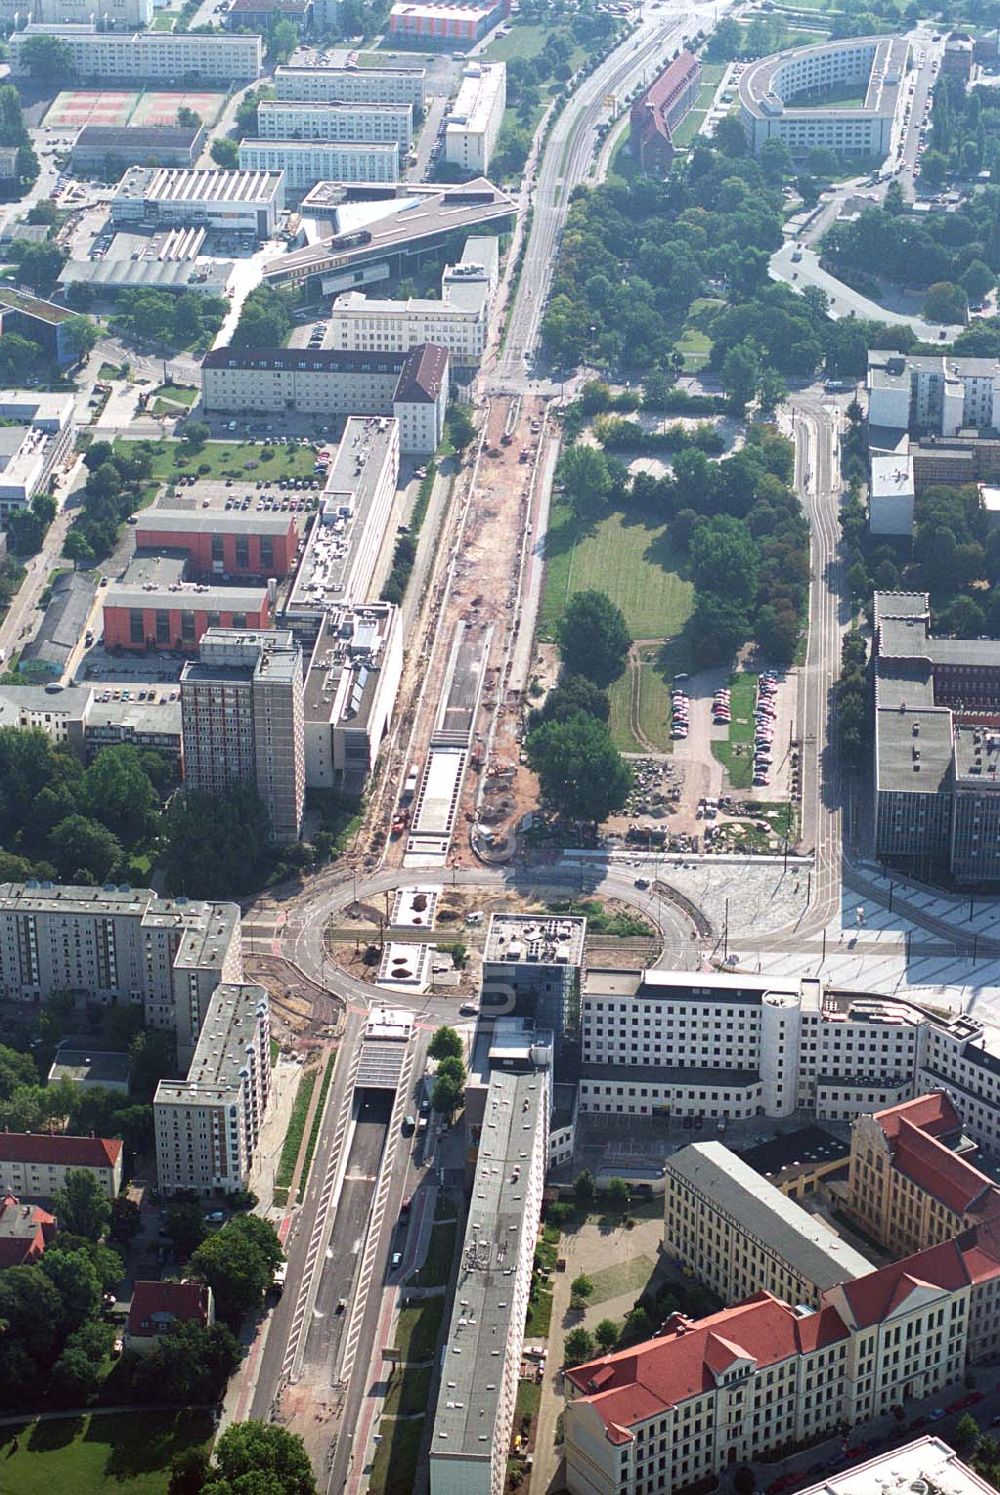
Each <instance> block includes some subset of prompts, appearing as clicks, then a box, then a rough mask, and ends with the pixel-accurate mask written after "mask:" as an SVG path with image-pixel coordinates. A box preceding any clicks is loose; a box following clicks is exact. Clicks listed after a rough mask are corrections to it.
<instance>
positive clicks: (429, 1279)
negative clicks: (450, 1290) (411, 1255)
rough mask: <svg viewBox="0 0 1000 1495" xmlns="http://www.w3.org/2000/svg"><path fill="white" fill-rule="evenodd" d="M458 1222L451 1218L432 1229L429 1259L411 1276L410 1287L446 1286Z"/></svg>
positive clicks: (428, 1252)
mask: <svg viewBox="0 0 1000 1495" xmlns="http://www.w3.org/2000/svg"><path fill="white" fill-rule="evenodd" d="M457 1230H458V1222H457V1221H456V1220H449V1221H446V1222H445V1223H443V1224H441V1225H435V1226H434V1228H433V1230H432V1231H431V1239H430V1245H429V1246H428V1248H427V1260H426V1261H425V1262H424V1264H423V1266H422V1267H418V1268H417V1270H416V1271H415V1272H414V1273H413V1275H412V1277H410V1278H409V1283H408V1285H409V1286H410V1287H446V1286H447V1284H448V1278H449V1277H450V1276H451V1263H452V1258H453V1257H454V1255H455V1233H456V1231H457Z"/></svg>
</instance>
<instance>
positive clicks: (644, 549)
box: [540, 504, 694, 639]
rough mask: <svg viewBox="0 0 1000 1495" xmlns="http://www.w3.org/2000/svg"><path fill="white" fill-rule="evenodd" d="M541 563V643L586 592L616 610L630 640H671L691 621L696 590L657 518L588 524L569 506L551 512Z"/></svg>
mask: <svg viewBox="0 0 1000 1495" xmlns="http://www.w3.org/2000/svg"><path fill="white" fill-rule="evenodd" d="M545 555H546V565H545V593H544V596H543V598H542V611H541V620H540V632H541V635H542V637H543V638H552V637H553V636H554V630H555V626H556V624H557V623H558V621H559V619H560V617H561V616H562V613H563V610H564V608H565V606H566V603H567V602H568V601H569V599H570V597H571V596H572V595H573V593H574V592H582V591H586V590H587V589H588V588H590V587H594V588H596V589H597V590H598V591H602V592H606V593H607V594H608V596H609V597H610V598H611V600H612V602H614V603H616V604H617V606H618V607H620V608H621V610H622V612H623V614H624V616H625V621H626V623H627V624H628V628H629V632H630V633H631V634H632V637H633V638H637V639H666V638H671V637H673V635H675V634H677V633H680V631H681V629H682V628H683V627H684V624H685V623H686V622H687V620H688V618H689V617H690V615H691V610H692V608H693V606H694V586H693V584H692V582H690V581H689V580H688V579H687V576H686V575H685V572H686V569H687V567H686V561H685V560H684V559H683V558H682V557H680V556H678V555H677V553H676V552H675V550H674V548H673V546H672V545H671V543H670V538H669V535H668V533H667V526H666V525H665V524H664V523H662V521H661V520H660V519H659V518H658V516H653V515H648V514H647V515H643V514H624V513H620V512H614V513H611V514H608V515H607V516H606V517H605V518H604V519H601V520H599V521H598V522H597V523H586V522H584V521H581V520H578V519H576V518H575V517H574V515H573V514H572V512H571V511H570V509H569V506H568V505H566V504H556V505H555V506H554V507H553V510H552V518H551V522H550V525H549V532H548V534H547V536H546V540H545Z"/></svg>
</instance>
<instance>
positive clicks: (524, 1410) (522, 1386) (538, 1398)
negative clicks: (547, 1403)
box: [514, 1381, 542, 1422]
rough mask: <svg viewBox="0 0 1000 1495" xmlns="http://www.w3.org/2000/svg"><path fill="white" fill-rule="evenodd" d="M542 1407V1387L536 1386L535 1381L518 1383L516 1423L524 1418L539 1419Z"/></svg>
mask: <svg viewBox="0 0 1000 1495" xmlns="http://www.w3.org/2000/svg"><path fill="white" fill-rule="evenodd" d="M541 1405H542V1388H541V1386H536V1385H535V1382H534V1381H518V1383H517V1401H516V1402H515V1403H514V1421H515V1422H517V1421H518V1420H519V1419H520V1418H522V1417H537V1416H538V1412H539V1409H540V1407H541Z"/></svg>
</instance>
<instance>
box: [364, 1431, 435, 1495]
mask: <svg viewBox="0 0 1000 1495" xmlns="http://www.w3.org/2000/svg"><path fill="white" fill-rule="evenodd" d="M379 1427H380V1431H381V1434H382V1442H381V1443H380V1444H379V1445H378V1447H377V1448H376V1450H375V1458H374V1460H373V1462H372V1472H371V1476H370V1478H369V1480H368V1488H369V1490H371V1491H372V1492H373V1495H411V1491H412V1490H413V1486H414V1483H415V1475H416V1472H417V1455H418V1453H419V1452H420V1440H421V1438H422V1437H423V1435H424V1419H423V1418H422V1417H412V1418H407V1419H406V1420H405V1421H401V1420H400V1419H399V1418H395V1417H384V1418H383V1419H382V1422H381V1423H380V1425H379Z"/></svg>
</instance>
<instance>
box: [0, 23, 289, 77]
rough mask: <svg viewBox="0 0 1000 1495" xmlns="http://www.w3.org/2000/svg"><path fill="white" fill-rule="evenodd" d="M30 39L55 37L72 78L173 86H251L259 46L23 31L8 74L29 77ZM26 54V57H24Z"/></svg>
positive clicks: (161, 35) (254, 42) (75, 29)
mask: <svg viewBox="0 0 1000 1495" xmlns="http://www.w3.org/2000/svg"><path fill="white" fill-rule="evenodd" d="M34 36H55V37H58V39H59V40H60V41H61V42H62V43H63V44H64V45H65V46H66V47H67V48H68V51H69V55H70V59H71V65H72V68H73V73H74V75H75V76H76V77H78V78H102V79H105V78H106V79H109V80H111V79H128V80H129V82H133V81H137V80H138V79H140V78H145V79H149V80H151V81H152V80H154V79H156V80H164V81H166V82H177V81H179V80H180V79H182V78H185V79H191V80H193V79H198V80H199V81H200V82H205V83H209V82H211V83H237V84H241V85H242V84H244V83H253V82H255V81H256V80H257V79H258V78H259V77H260V74H261V67H262V63H263V59H264V43H263V42H262V41H261V39H260V37H259V36H222V35H211V36H192V35H188V34H186V33H181V32H177V33H173V32H170V31H138V32H136V33H135V35H133V36H129V35H127V34H126V33H125V32H123V31H101V30H98V28H97V27H96V26H94V25H80V26H73V25H66V26H55V25H45V26H36V25H31V26H26V27H25V28H24V30H23V31H14V32H12V33H11V38H10V43H9V46H10V70H11V73H12V74H13V76H14V77H15V78H24V77H27V76H29V75H30V71H31V69H30V67H29V66H28V64H27V63H26V62H25V60H24V56H25V45H26V43H28V42H29V41H30V40H31V38H32V37H34ZM30 55H31V53H30V48H29V49H28V56H29V57H30Z"/></svg>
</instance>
